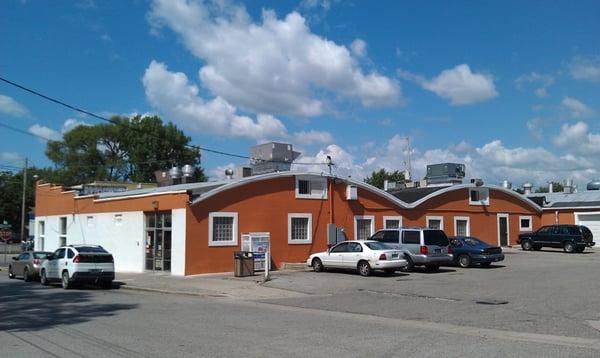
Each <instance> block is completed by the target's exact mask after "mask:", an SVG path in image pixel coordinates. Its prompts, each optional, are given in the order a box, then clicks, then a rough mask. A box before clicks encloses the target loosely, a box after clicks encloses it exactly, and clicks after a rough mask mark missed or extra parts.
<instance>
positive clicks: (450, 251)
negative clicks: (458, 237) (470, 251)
mask: <svg viewBox="0 0 600 358" xmlns="http://www.w3.org/2000/svg"><path fill="white" fill-rule="evenodd" d="M448 253H449V254H451V253H452V246H448Z"/></svg>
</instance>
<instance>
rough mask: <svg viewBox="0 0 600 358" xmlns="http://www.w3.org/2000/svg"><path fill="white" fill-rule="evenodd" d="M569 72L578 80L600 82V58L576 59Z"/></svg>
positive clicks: (579, 57) (572, 62)
mask: <svg viewBox="0 0 600 358" xmlns="http://www.w3.org/2000/svg"><path fill="white" fill-rule="evenodd" d="M569 71H570V72H571V77H573V78H574V79H576V80H584V81H590V82H600V58H599V57H596V58H586V57H581V56H578V57H575V58H574V59H573V60H572V61H571V64H570V65H569Z"/></svg>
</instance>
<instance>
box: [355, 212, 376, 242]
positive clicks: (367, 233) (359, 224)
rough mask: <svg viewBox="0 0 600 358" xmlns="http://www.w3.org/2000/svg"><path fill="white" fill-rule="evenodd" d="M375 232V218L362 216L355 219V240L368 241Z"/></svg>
mask: <svg viewBox="0 0 600 358" xmlns="http://www.w3.org/2000/svg"><path fill="white" fill-rule="evenodd" d="M374 231H375V217H373V216H370V215H366V216H365V215H362V216H355V217H354V240H367V239H368V238H370V237H371V235H373V232H374Z"/></svg>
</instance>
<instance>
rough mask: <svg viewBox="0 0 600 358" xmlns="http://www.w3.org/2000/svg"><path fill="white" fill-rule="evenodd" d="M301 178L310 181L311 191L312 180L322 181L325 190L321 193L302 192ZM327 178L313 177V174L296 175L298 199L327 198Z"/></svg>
mask: <svg viewBox="0 0 600 358" xmlns="http://www.w3.org/2000/svg"><path fill="white" fill-rule="evenodd" d="M300 180H305V181H308V182H309V184H308V186H309V188H308V189H309V191H310V186H311V185H310V183H311V182H321V184H322V188H323V191H322V192H321V194H300ZM327 186H328V185H327V178H324V177H311V176H297V177H296V199H315V200H325V199H327V189H328V188H327Z"/></svg>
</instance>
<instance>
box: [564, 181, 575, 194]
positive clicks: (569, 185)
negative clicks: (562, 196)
mask: <svg viewBox="0 0 600 358" xmlns="http://www.w3.org/2000/svg"><path fill="white" fill-rule="evenodd" d="M563 187H564V192H565V193H566V194H571V193H573V179H566V180H565V181H564V185H563Z"/></svg>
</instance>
